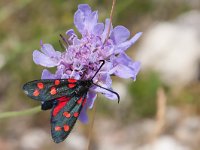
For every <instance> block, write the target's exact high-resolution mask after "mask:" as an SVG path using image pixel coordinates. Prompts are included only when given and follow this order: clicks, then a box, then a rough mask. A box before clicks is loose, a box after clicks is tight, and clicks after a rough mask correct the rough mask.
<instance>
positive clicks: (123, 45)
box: [115, 32, 142, 54]
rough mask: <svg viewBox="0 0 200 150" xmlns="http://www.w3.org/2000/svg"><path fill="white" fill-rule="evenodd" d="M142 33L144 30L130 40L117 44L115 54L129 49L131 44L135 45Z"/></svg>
mask: <svg viewBox="0 0 200 150" xmlns="http://www.w3.org/2000/svg"><path fill="white" fill-rule="evenodd" d="M141 35H142V32H139V33H137V34H136V35H135V36H134V37H132V38H131V39H130V40H128V41H126V42H123V43H121V44H119V45H118V46H116V49H115V54H118V53H121V52H123V51H125V50H127V49H128V48H129V47H130V46H131V45H133V44H134V43H135V42H136V41H137V40H138V39H139V38H140V36H141Z"/></svg>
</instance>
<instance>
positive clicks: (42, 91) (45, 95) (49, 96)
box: [23, 79, 79, 101]
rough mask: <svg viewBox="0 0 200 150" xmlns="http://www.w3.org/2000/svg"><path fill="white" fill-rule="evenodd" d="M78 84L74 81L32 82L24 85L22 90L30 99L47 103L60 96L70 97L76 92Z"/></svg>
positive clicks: (49, 80)
mask: <svg viewBox="0 0 200 150" xmlns="http://www.w3.org/2000/svg"><path fill="white" fill-rule="evenodd" d="M78 82H79V81H77V80H75V79H43V80H34V81H30V82H27V83H26V84H24V86H23V90H24V93H25V94H26V95H27V96H29V97H30V98H32V99H35V100H39V101H48V100H53V99H56V98H59V97H62V96H69V97H71V96H72V95H73V94H74V92H75V91H76V88H77V84H78Z"/></svg>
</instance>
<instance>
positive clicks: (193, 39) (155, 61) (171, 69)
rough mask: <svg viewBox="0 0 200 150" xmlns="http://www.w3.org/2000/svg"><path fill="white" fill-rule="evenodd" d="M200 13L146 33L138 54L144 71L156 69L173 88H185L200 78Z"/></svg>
mask: <svg viewBox="0 0 200 150" xmlns="http://www.w3.org/2000/svg"><path fill="white" fill-rule="evenodd" d="M194 14H195V15H194ZM199 17H200V12H188V13H186V14H183V15H182V16H180V17H179V18H177V20H175V21H174V22H160V23H158V24H157V25H154V26H152V27H150V29H149V31H148V32H146V33H144V34H143V36H144V37H143V41H141V45H140V46H139V49H138V53H137V55H136V58H137V60H140V61H141V63H142V69H143V70H154V71H156V72H158V73H159V74H160V77H161V79H162V81H163V82H164V83H165V84H167V85H169V86H180V87H183V86H185V85H187V84H189V83H191V82H192V81H196V80H197V79H198V77H199V75H200V69H199V66H200V30H199V28H200V21H199Z"/></svg>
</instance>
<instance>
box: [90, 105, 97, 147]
mask: <svg viewBox="0 0 200 150" xmlns="http://www.w3.org/2000/svg"><path fill="white" fill-rule="evenodd" d="M92 110H93V111H92V117H91V118H92V119H91V124H90V128H89V136H88V140H89V141H88V150H90V149H91V142H92V139H93V136H92V130H93V126H94V119H95V114H96V103H94V106H93V109H92Z"/></svg>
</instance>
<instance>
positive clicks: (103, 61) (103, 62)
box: [91, 60, 105, 80]
mask: <svg viewBox="0 0 200 150" xmlns="http://www.w3.org/2000/svg"><path fill="white" fill-rule="evenodd" d="M100 62H102V64H101V66H100V67H99V69H98V70H97V71H96V73H95V74H94V76H93V77H92V78H91V80H93V79H94V77H95V76H96V75H97V73H98V72H99V70H100V69H101V68H102V67H103V65H104V64H105V60H100Z"/></svg>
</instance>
